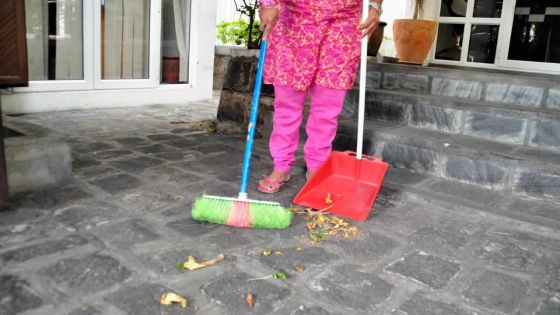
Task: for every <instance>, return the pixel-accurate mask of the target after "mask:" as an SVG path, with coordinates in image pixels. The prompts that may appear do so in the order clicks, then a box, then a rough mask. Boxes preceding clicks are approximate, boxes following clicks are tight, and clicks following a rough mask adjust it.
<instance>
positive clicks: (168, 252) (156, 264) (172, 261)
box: [143, 246, 234, 275]
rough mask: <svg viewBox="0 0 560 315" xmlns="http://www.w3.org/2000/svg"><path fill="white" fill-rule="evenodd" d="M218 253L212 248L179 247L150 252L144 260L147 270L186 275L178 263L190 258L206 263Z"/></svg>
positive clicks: (229, 258) (228, 258) (227, 259)
mask: <svg viewBox="0 0 560 315" xmlns="http://www.w3.org/2000/svg"><path fill="white" fill-rule="evenodd" d="M218 253H220V252H218V251H216V250H214V249H213V248H210V246H200V247H197V248H196V249H195V248H186V247H183V246H178V247H173V248H169V249H165V250H163V251H157V252H150V253H149V254H147V255H144V257H143V260H144V261H145V265H146V267H147V268H149V269H151V270H155V271H157V272H158V273H162V274H172V275H178V274H181V275H184V274H185V273H186V272H187V271H185V270H179V269H177V263H178V262H181V261H185V260H186V259H187V258H188V257H189V256H193V257H196V258H197V260H199V261H205V260H208V259H213V258H215V257H216V256H217V255H218ZM225 260H226V261H231V260H234V258H232V257H230V256H229V255H227V256H226V258H225Z"/></svg>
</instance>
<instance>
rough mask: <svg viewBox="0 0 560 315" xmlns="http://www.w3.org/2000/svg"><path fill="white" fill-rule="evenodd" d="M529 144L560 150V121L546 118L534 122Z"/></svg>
mask: <svg viewBox="0 0 560 315" xmlns="http://www.w3.org/2000/svg"><path fill="white" fill-rule="evenodd" d="M529 145H531V146H533V147H539V148H543V149H547V150H552V151H560V122H558V121H553V120H544V119H543V120H537V121H536V122H534V123H533V128H532V131H531V139H530V143H529Z"/></svg>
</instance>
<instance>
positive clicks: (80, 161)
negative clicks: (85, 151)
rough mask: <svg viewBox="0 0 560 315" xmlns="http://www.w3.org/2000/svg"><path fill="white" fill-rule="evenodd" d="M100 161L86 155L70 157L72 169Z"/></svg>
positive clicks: (96, 163)
mask: <svg viewBox="0 0 560 315" xmlns="http://www.w3.org/2000/svg"><path fill="white" fill-rule="evenodd" d="M99 164H100V162H99V161H96V160H94V159H90V158H86V157H76V156H74V157H73V158H72V170H74V171H76V170H78V169H82V168H88V167H92V166H96V165H99Z"/></svg>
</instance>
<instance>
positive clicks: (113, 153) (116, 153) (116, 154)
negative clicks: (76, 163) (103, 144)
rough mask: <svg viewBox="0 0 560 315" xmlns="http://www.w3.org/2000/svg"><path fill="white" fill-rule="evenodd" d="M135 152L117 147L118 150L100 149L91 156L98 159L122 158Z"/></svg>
mask: <svg viewBox="0 0 560 315" xmlns="http://www.w3.org/2000/svg"><path fill="white" fill-rule="evenodd" d="M132 153H134V152H132V151H130V150H126V149H117V150H108V151H99V152H94V153H92V154H91V156H93V157H95V158H96V159H100V160H111V159H115V158H122V157H123V156H127V155H130V154H132Z"/></svg>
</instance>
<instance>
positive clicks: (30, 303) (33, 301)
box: [0, 275, 43, 315]
mask: <svg viewBox="0 0 560 315" xmlns="http://www.w3.org/2000/svg"><path fill="white" fill-rule="evenodd" d="M34 291H35V290H33V289H32V288H31V287H30V285H29V283H28V282H27V281H26V280H24V279H21V278H20V277H18V276H15V275H1V276H0V314H2V315H10V314H19V313H23V312H25V311H27V310H31V309H35V308H38V307H40V306H41V305H43V301H42V300H41V298H40V297H39V296H37V295H36V294H35V293H34Z"/></svg>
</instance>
